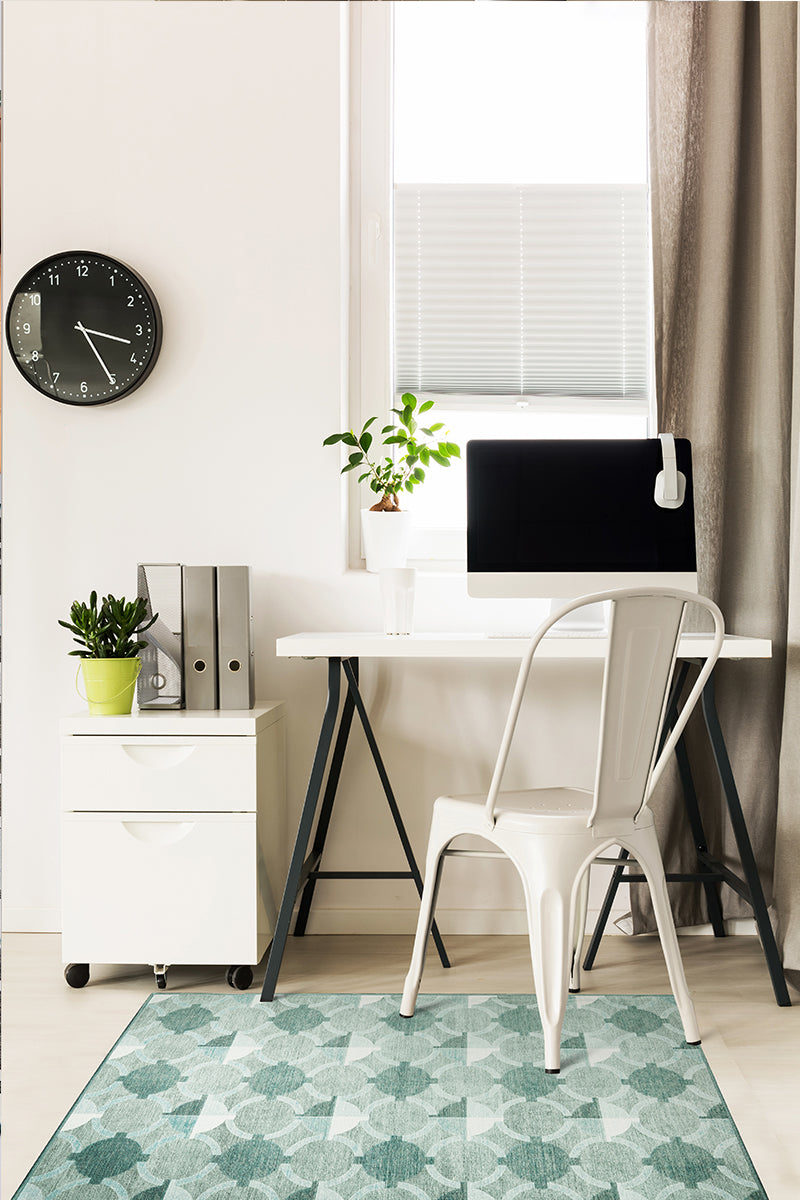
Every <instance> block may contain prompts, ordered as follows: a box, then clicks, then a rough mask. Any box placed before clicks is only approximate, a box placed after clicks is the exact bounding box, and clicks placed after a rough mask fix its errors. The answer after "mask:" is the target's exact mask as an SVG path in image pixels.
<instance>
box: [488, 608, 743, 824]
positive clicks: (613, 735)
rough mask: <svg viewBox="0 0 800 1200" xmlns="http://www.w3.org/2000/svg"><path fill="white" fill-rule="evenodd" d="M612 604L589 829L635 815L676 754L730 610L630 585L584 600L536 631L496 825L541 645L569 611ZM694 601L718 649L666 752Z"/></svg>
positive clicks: (519, 687)
mask: <svg viewBox="0 0 800 1200" xmlns="http://www.w3.org/2000/svg"><path fill="white" fill-rule="evenodd" d="M605 602H610V615H609V628H608V640H607V643H606V659H605V672H604V676H603V691H602V708H601V716H600V739H599V748H598V756H597V773H596V777H595V788H594V802H593V806H592V811H591V815H590V817H589V822H588V823H589V825H595V826H598V825H600V824H601V823H603V822H605V821H610V822H612V823H613V822H614V821H619V820H620V819H623V818H630V819H632V818H633V817H635V815H636V814H637V813H638V811H639V809H640V808H641V807H642V805H643V804H644V803H645V802H646V800H647V798H648V796H649V795H650V793H651V792H652V790H653V788H654V787H655V784H656V783H657V781H658V778H659V776H660V775H661V772H662V771H663V769H664V766H665V765H666V762H667V759H668V757H669V755H670V754H671V753H672V751H673V750H674V748H675V745H676V743H677V741H678V738H679V737H680V735H681V733H682V732H683V729H684V727H685V725H686V722H687V721H688V719H689V716H690V715H691V712H692V709H693V708H694V706H695V704H696V703H697V701H698V700H699V698H700V694H701V692H702V690H703V687H704V686H705V683H706V680H707V679H708V677H709V675H710V674H711V672H712V670H713V669H714V665H715V663H716V661H717V658H718V657H719V652H720V650H721V649H722V641H723V638H724V636H725V625H724V621H723V618H722V613H721V612H720V610H719V609H718V608H717V606H716V604H714V603H713V601H711V600H709V599H707V598H706V597H705V596H698V595H695V594H694V593H693V592H684V591H678V590H676V589H672V588H623V589H618V590H615V591H608V592H598V593H596V594H594V595H591V596H583V597H581V598H580V599H578V600H574V601H572V602H571V603H569V604H565V605H564V606H563V607H562V608H560V609H558V611H556V612H553V613H551V614H550V616H549V617H548V618H547V620H546V621H544V622H543V624H542V625H540V627H539V629H538V630H537V631H536V633H535V634H534V636H533V638H532V639H531V642H530V645H529V646H528V649H527V651H526V653H525V656H524V657H523V660H522V663H521V664H520V669H519V673H518V676H517V684H516V687H515V689H514V696H513V699H512V701H511V708H510V710H509V714H508V718H507V720H506V727H505V730H504V733H503V740H502V742H501V745H500V752H499V754H498V756H497V762H496V764H495V769H494V775H493V777H492V783H491V786H490V788H489V795H488V797H487V801H486V815H487V817H488V819H489V821H490V822H491V823H492V824H494V809H495V804H496V800H497V795H498V793H499V791H500V786H501V783H502V777H503V773H504V771H505V765H506V761H507V759H508V752H509V749H510V747H511V742H512V739H513V736H514V730H515V728H516V724H517V718H518V717H519V711H520V706H521V704H522V699H523V696H524V694H525V689H526V686H527V682H528V676H529V674H530V669H531V663H532V662H533V657H534V655H535V653H536V650H537V648H538V646H539V645H540V644H541V641H542V639H543V637H544V636H545V634H546V633H547V632H548V631H549V630H550V629H551V628H552V627H553V626H554V625H555V624H556V623H557V622H558V621H560V620H561V618H562V617H564V616H565V615H566V614H567V613H570V612H573V611H574V610H575V609H578V608H582V607H584V606H585V605H588V604H598V603H605ZM687 604H696V605H698V606H699V607H701V608H704V609H706V611H708V612H709V613H710V614H711V617H712V619H713V622H714V633H713V637H712V645H711V650H710V652H709V654H708V655H707V656H706V658H705V662H704V663H703V666H702V668H701V670H700V672H699V674H698V676H697V679H696V680H695V682H694V685H693V686H692V689H691V691H690V693H689V695H688V697H687V698H686V700H685V702H684V704H683V706H682V708H681V711H680V715H679V717H678V719H677V721H676V723H675V725H674V727H673V729H672V731H671V732H670V735H669V737H668V738H667V740H666V741H665V743H664V745H663V747H662V749H661V752H660V754H659V753H658V746H659V738H660V734H661V729H662V725H663V722H664V717H665V715H666V710H667V703H668V700H669V691H670V682H671V680H672V675H673V670H674V666H675V658H676V655H677V651H678V642H679V639H680V634H681V629H682V626H683V618H684V614H685V611H686V606H687Z"/></svg>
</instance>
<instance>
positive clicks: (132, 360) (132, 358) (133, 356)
mask: <svg viewBox="0 0 800 1200" xmlns="http://www.w3.org/2000/svg"><path fill="white" fill-rule="evenodd" d="M131 362H132V363H135V362H136V355H135V354H132V355H131Z"/></svg>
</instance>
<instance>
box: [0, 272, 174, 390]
mask: <svg viewBox="0 0 800 1200" xmlns="http://www.w3.org/2000/svg"><path fill="white" fill-rule="evenodd" d="M6 337H7V339H8V345H9V348H10V350H11V354H12V356H13V358H14V362H15V363H16V364H17V367H18V368H19V370H20V371H21V372H22V374H23V375H24V376H25V378H26V379H27V381H28V383H30V384H32V385H33V387H35V388H37V389H38V391H40V392H44V394H45V396H50V397H51V398H52V399H53V400H59V401H61V403H63V404H108V403H109V402H110V401H112V400H120V399H121V398H122V397H123V396H127V395H128V393H129V392H132V391H133V390H134V389H135V388H137V387H139V385H140V384H141V383H144V381H145V379H146V378H147V376H148V375H149V374H150V372H151V371H152V369H153V367H154V366H155V363H156V359H157V358H158V352H159V350H160V349H161V313H160V311H159V308H158V303H157V301H156V298H155V296H154V295H153V293H152V291H151V290H150V288H149V287H148V285H147V284H146V283H145V281H144V280H143V279H142V277H141V275H138V274H137V273H136V271H134V270H132V269H131V268H130V267H128V266H126V265H125V263H121V262H118V261H117V259H114V258H108V257H107V256H106V255H105V254H95V253H94V252H93V251H90V250H69V251H65V252H64V253H63V254H53V255H51V257H50V258H45V259H43V261H42V262H40V263H37V264H36V266H35V267H31V269H30V271H28V272H27V273H26V274H25V275H24V276H23V277H22V279H21V280H20V281H19V283H18V284H17V286H16V287H15V288H14V291H13V294H12V296H11V301H10V303H9V306H8V312H7V314H6Z"/></svg>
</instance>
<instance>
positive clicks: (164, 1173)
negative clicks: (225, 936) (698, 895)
mask: <svg viewBox="0 0 800 1200" xmlns="http://www.w3.org/2000/svg"><path fill="white" fill-rule="evenodd" d="M398 1007H399V996H386V995H370V996H334V995H302V996H301V995H296V996H284V997H279V998H278V999H276V1000H275V1001H274V1002H273V1003H271V1004H262V1003H260V1001H259V999H258V997H257V996H255V995H242V994H238V995H218V994H214V995H205V994H203V995H197V994H195V995H191V994H189V995H165V994H163V993H162V994H156V995H153V996H151V997H150V998H149V999H148V1000H147V1001H146V1003H145V1004H144V1005H143V1006H142V1008H141V1009H140V1011H139V1012H138V1013H137V1015H136V1017H135V1018H134V1020H133V1021H132V1022H131V1024H130V1025H129V1026H128V1028H127V1029H126V1031H125V1033H124V1034H123V1035H122V1037H121V1038H120V1039H119V1041H118V1042H117V1044H116V1045H115V1046H114V1048H113V1049H112V1050H111V1052H110V1053H109V1055H108V1057H107V1058H106V1059H105V1060H104V1062H103V1063H102V1064H101V1066H100V1068H99V1070H98V1071H97V1073H96V1074H95V1075H94V1077H93V1078H92V1080H91V1082H90V1083H89V1085H88V1086H87V1088H86V1089H85V1091H84V1092H83V1094H82V1095H81V1096H80V1098H79V1099H78V1101H77V1103H76V1104H75V1106H74V1107H73V1109H72V1111H71V1112H70V1113H69V1115H68V1116H67V1118H66V1119H65V1121H64V1122H63V1124H62V1125H61V1127H60V1128H59V1130H58V1131H57V1133H56V1134H55V1135H54V1137H53V1138H52V1139H51V1141H50V1142H49V1144H48V1145H47V1147H46V1149H45V1150H44V1151H43V1153H42V1155H41V1156H40V1158H39V1159H38V1161H37V1163H36V1164H35V1166H34V1167H33V1169H32V1170H31V1172H30V1173H29V1175H28V1177H27V1179H26V1180H25V1182H24V1183H23V1185H22V1187H21V1188H20V1189H19V1191H18V1192H17V1194H16V1195H17V1197H18V1200H46V1198H50V1197H55V1196H59V1197H63V1198H64V1200H67V1198H69V1200H128V1198H130V1200H134V1198H136V1200H200V1198H203V1200H211V1198H212V1197H213V1198H214V1200H224V1198H226V1197H231V1200H365V1198H366V1197H373V1196H382V1195H384V1194H385V1193H387V1192H389V1193H391V1194H394V1195H397V1196H405V1197H408V1198H409V1200H490V1198H491V1200H495V1198H498V1197H503V1198H511V1197H514V1198H515V1200H516V1198H519V1200H526V1198H527V1197H531V1196H535V1195H538V1194H540V1193H546V1194H547V1196H548V1198H552V1200H555V1198H556V1197H559V1198H563V1200H662V1198H663V1200H667V1198H669V1200H674V1198H675V1197H691V1198H692V1200H695V1198H697V1200H701V1198H711V1197H714V1198H716V1200H766V1193H765V1192H764V1190H763V1188H762V1186H761V1184H760V1183H759V1180H758V1177H757V1175H756V1174H755V1171H754V1169H753V1166H752V1164H751V1162H750V1159H749V1157H748V1155H747V1152H746V1151H745V1149H744V1147H743V1145H742V1142H741V1139H740V1137H739V1135H738V1133H737V1130H736V1127H735V1126H734V1124H733V1121H732V1120H731V1117H730V1114H729V1112H728V1110H727V1108H726V1106H725V1104H724V1102H723V1100H722V1097H721V1095H720V1092H719V1089H718V1087H717V1085H716V1083H715V1081H714V1077H713V1075H712V1074H711V1071H710V1070H709V1067H708V1064H707V1062H706V1060H705V1057H704V1055H703V1052H702V1050H701V1049H699V1048H698V1047H689V1046H687V1045H686V1043H685V1042H684V1038H683V1031H682V1029H681V1025H680V1020H679V1018H678V1013H677V1009H676V1007H675V1003H674V1001H673V999H672V997H671V996H669V997H667V996H590V995H586V996H583V995H579V996H571V997H570V1001H569V1007H568V1009H567V1016H566V1020H565V1024H564V1034H563V1040H562V1069H561V1074H560V1075H546V1074H545V1072H544V1070H543V1069H542V1054H543V1048H542V1037H541V1028H540V1025H539V1018H538V1015H537V1012H536V1004H535V999H534V998H533V997H531V996H527V995H526V996H441V995H439V996H431V995H422V996H420V998H419V1002H418V1005H417V1012H416V1016H415V1017H413V1018H412V1019H411V1020H405V1019H403V1018H402V1017H400V1016H399V1014H398Z"/></svg>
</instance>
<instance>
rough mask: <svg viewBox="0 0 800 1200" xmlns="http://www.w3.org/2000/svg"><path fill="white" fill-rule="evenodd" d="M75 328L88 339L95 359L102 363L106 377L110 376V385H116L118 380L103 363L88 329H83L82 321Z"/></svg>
mask: <svg viewBox="0 0 800 1200" xmlns="http://www.w3.org/2000/svg"><path fill="white" fill-rule="evenodd" d="M75 328H76V329H77V330H78V331H79V333H82V334H83V336H84V337H85V338H86V340H87V342H88V343H89V345H90V346H91V348H92V350H93V351H94V354H95V357H96V359H97V361H98V362H99V363H100V366H101V367H102V368H103V370H104V371H105V373H106V375H107V376H108V382H109V383H116V380H115V378H114V376H113V375H112V374H111V372H110V371H109V369H108V367H107V366H106V364H105V363H104V362H103V360H102V358H101V357H100V354H99V352H98V349H97V347H96V346H95V344H94V342H93V341H92V339H91V338H90V337H89V334H88V332H87V330H86V329H85V328H84V327H83V325H81V323H80V321H78V322H77V323H76V325H75Z"/></svg>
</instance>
